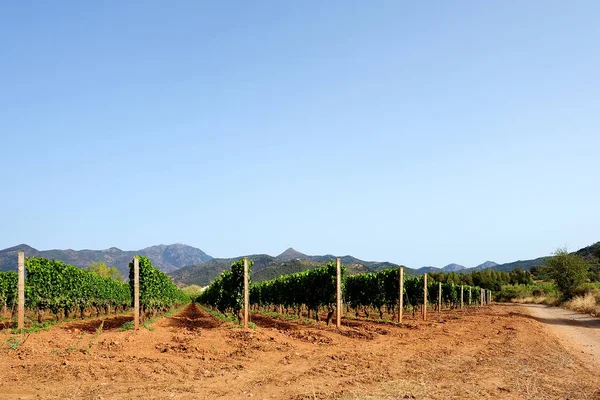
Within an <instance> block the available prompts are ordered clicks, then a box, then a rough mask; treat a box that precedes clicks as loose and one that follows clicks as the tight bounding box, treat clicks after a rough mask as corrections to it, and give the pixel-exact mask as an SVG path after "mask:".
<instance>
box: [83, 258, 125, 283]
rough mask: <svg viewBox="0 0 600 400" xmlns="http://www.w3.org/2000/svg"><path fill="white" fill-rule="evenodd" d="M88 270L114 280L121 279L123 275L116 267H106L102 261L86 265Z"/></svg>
mask: <svg viewBox="0 0 600 400" xmlns="http://www.w3.org/2000/svg"><path fill="white" fill-rule="evenodd" d="M88 271H90V272H93V273H95V274H97V275H100V276H102V277H104V278H111V279H114V280H115V281H120V282H121V281H123V275H122V274H121V273H120V272H119V270H118V269H117V267H110V268H109V267H107V266H106V264H105V263H103V262H93V263H91V264H90V266H89V267H88Z"/></svg>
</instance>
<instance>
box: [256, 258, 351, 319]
mask: <svg viewBox="0 0 600 400" xmlns="http://www.w3.org/2000/svg"><path fill="white" fill-rule="evenodd" d="M345 272H346V268H345V266H343V265H342V267H341V273H342V277H343V276H344V275H345ZM336 276H337V266H336V264H335V263H334V262H333V261H330V262H328V263H327V265H325V266H323V267H319V268H314V269H310V270H308V271H303V272H298V273H295V274H291V275H285V276H281V277H279V278H277V279H273V280H270V281H265V282H260V283H258V284H255V285H253V286H251V288H250V303H251V304H258V305H261V306H266V305H283V306H285V307H298V306H300V305H302V304H304V305H306V306H307V307H308V308H309V309H310V310H316V309H317V308H318V307H320V306H326V305H330V304H333V303H335V302H336Z"/></svg>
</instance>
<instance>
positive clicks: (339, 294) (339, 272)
mask: <svg viewBox="0 0 600 400" xmlns="http://www.w3.org/2000/svg"><path fill="white" fill-rule="evenodd" d="M335 264H336V297H337V305H336V311H337V312H336V321H335V326H337V327H338V328H339V327H341V326H342V265H341V263H340V259H339V258H338V259H337V260H336V262H335Z"/></svg>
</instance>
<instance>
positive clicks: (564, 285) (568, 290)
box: [543, 249, 589, 300]
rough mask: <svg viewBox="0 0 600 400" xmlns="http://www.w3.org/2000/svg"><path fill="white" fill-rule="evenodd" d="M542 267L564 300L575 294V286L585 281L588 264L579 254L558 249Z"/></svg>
mask: <svg viewBox="0 0 600 400" xmlns="http://www.w3.org/2000/svg"><path fill="white" fill-rule="evenodd" d="M543 269H544V271H545V272H547V274H548V276H550V277H551V278H552V279H553V280H554V283H555V285H556V287H557V288H558V290H559V291H560V293H561V295H562V298H563V299H565V300H566V299H570V298H572V297H573V296H575V291H576V290H577V288H578V287H580V286H581V285H582V284H583V283H584V282H585V281H586V279H587V276H588V269H589V265H588V263H587V262H586V261H585V260H584V259H583V258H582V257H581V256H580V255H578V254H569V253H568V252H567V251H566V250H565V249H560V250H557V251H556V252H555V253H554V256H553V257H551V258H550V259H548V261H547V262H546V265H545V266H544V268H543Z"/></svg>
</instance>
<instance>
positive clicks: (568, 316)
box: [521, 304, 600, 367]
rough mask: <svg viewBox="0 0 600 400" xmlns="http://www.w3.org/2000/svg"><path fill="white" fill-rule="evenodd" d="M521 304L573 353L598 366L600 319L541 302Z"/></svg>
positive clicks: (599, 364) (599, 360)
mask: <svg viewBox="0 0 600 400" xmlns="http://www.w3.org/2000/svg"><path fill="white" fill-rule="evenodd" d="M521 306H522V307H523V308H525V309H526V310H527V312H528V314H529V315H531V316H532V317H533V318H534V319H535V320H537V321H538V322H541V323H543V324H544V326H545V327H546V328H547V329H548V330H549V331H550V332H551V333H553V334H555V335H556V336H557V337H558V338H559V340H560V341H561V343H562V344H563V345H564V346H565V347H566V348H567V349H569V350H570V351H571V352H572V353H573V355H575V356H576V357H578V358H582V359H583V360H585V361H588V362H592V363H594V364H596V366H597V367H600V319H598V318H594V317H591V316H588V315H585V314H579V313H576V312H573V311H569V310H565V309H562V308H558V307H549V306H545V305H542V304H522V305H521Z"/></svg>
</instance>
